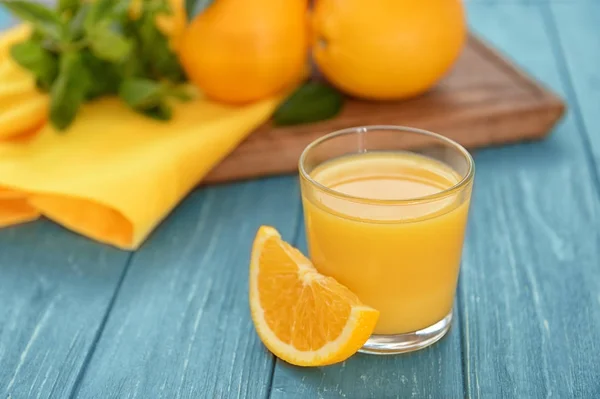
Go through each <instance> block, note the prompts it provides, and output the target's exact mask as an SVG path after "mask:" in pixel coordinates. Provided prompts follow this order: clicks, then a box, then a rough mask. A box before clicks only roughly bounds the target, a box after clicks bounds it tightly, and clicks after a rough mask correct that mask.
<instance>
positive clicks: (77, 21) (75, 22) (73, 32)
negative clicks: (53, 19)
mask: <svg viewBox="0 0 600 399" xmlns="http://www.w3.org/2000/svg"><path fill="white" fill-rule="evenodd" d="M91 8H92V5H91V4H90V3H84V4H81V7H79V8H78V9H77V12H75V13H74V14H73V17H72V18H71V20H70V21H69V33H70V38H71V39H72V40H79V39H81V38H82V37H83V36H84V34H85V30H84V22H85V20H86V18H87V15H88V13H89V12H90V9H91Z"/></svg>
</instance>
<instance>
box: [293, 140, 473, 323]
mask: <svg viewBox="0 0 600 399" xmlns="http://www.w3.org/2000/svg"><path fill="white" fill-rule="evenodd" d="M311 177H312V178H313V179H314V180H316V181H317V182H319V183H321V184H322V185H324V186H326V187H329V188H331V189H334V190H335V191H337V192H340V193H343V194H346V195H350V196H353V197H361V198H364V199H365V200H361V201H353V200H349V199H347V198H342V197H337V196H332V195H330V194H326V193H325V192H323V191H319V190H315V189H314V188H309V187H307V186H306V185H305V186H304V187H303V202H304V209H305V219H306V226H307V239H308V245H309V251H310V256H311V259H312V260H313V262H314V263H315V266H316V267H317V268H318V269H319V271H320V272H321V273H323V274H325V275H329V276H332V277H334V278H336V279H337V280H338V281H339V282H341V283H342V284H344V285H346V286H347V287H348V288H350V289H351V290H352V291H353V292H354V293H356V294H357V295H358V297H359V298H360V299H361V300H362V301H363V302H364V303H366V304H367V305H369V306H372V307H374V308H376V309H378V310H379V311H380V312H381V314H380V319H379V322H378V325H377V328H376V329H375V334H400V333H406V332H411V331H416V330H419V329H422V328H425V327H428V326H430V325H432V324H434V323H436V322H438V321H440V320H441V319H443V318H444V317H445V316H446V315H447V314H448V313H449V312H450V310H451V309H452V304H453V300H454V292H455V289H456V282H457V278H458V271H459V264H460V257H461V250H462V245H463V239H464V232H465V225H466V221H467V213H468V207H469V200H468V199H469V195H468V194H470V193H469V192H466V191H465V190H462V191H461V192H460V193H457V194H453V195H451V196H445V197H443V198H438V199H434V200H429V201H425V202H423V201H416V202H411V203H402V204H399V203H395V204H382V203H380V202H374V201H369V199H371V200H373V199H374V200H411V199H416V198H419V197H424V196H428V195H431V194H436V193H439V192H441V191H443V190H444V189H447V188H450V187H452V186H453V185H455V184H456V183H458V181H459V180H460V176H459V175H458V174H457V173H456V172H455V171H454V170H452V169H451V168H450V167H449V166H446V165H445V164H443V163H441V162H439V161H436V160H433V159H431V158H427V157H424V156H422V155H417V154H413V153H407V152H372V153H364V154H357V155H351V156H345V157H342V158H338V159H335V160H332V161H328V162H326V163H325V164H322V165H320V166H319V167H317V168H316V169H315V170H313V171H312V173H311ZM466 190H470V187H468V188H467V189H466Z"/></svg>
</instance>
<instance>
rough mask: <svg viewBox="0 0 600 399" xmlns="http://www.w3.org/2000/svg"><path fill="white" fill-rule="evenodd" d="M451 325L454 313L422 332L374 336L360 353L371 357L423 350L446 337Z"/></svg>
mask: <svg viewBox="0 0 600 399" xmlns="http://www.w3.org/2000/svg"><path fill="white" fill-rule="evenodd" d="M451 324H452V311H451V312H450V313H448V315H447V316H446V317H444V318H443V319H442V320H440V321H438V322H437V323H435V324H433V325H431V326H429V327H426V328H424V329H422V330H418V331H413V332H409V333H404V334H394V335H377V334H373V335H371V337H370V338H369V340H368V341H367V342H366V343H365V344H364V345H363V347H362V348H361V349H360V350H359V352H360V353H368V354H371V355H395V354H398V353H406V352H413V351H416V350H419V349H423V348H426V347H428V346H429V345H433V344H434V343H436V342H437V341H439V340H440V339H441V338H442V337H443V336H444V335H446V333H447V332H448V330H449V329H450V325H451Z"/></svg>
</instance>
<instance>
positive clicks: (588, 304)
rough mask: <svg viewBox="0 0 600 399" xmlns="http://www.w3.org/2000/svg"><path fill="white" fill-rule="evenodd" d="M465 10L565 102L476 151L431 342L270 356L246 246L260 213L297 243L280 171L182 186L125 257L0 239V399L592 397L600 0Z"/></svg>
mask: <svg viewBox="0 0 600 399" xmlns="http://www.w3.org/2000/svg"><path fill="white" fill-rule="evenodd" d="M467 4H468V11H469V20H470V24H471V26H472V28H473V29H474V30H475V31H476V32H478V33H479V34H480V35H482V36H483V37H484V38H486V39H487V40H488V41H490V42H491V43H493V44H494V45H496V46H497V47H499V48H500V49H501V50H502V51H504V52H505V53H506V54H508V55H509V56H510V57H512V58H513V59H514V60H515V61H516V62H517V63H519V64H520V65H522V66H523V67H524V68H525V69H526V70H528V71H529V72H530V73H532V74H533V75H534V76H536V77H538V78H539V79H540V80H541V81H543V82H545V83H546V84H547V85H549V86H550V87H552V88H553V89H554V90H556V91H557V92H559V93H561V94H562V95H563V97H564V98H565V99H566V100H567V102H568V104H569V107H570V109H569V113H568V115H567V116H566V118H565V119H564V120H563V121H562V123H561V124H560V125H559V126H558V127H557V128H556V129H555V131H554V132H553V134H552V135H551V136H550V138H549V139H547V140H546V141H544V142H539V143H531V144H522V145H515V146H510V147H505V148H496V149H487V150H482V151H479V152H478V153H477V154H476V156H475V160H476V163H477V178H476V183H475V193H474V199H473V206H472V212H471V218H470V225H469V232H468V238H467V242H466V247H465V251H464V256H463V265H462V272H461V278H460V284H459V290H458V294H457V301H456V310H455V324H454V326H453V328H452V330H451V332H450V333H449V335H448V336H447V337H446V338H445V339H443V340H442V341H441V342H439V343H438V344H436V345H434V346H433V347H431V348H428V349H426V350H423V351H420V352H417V353H413V354H410V355H404V356H396V357H373V356H365V355H357V356H354V357H352V358H351V359H350V360H348V361H346V362H345V363H343V364H339V365H335V366H331V367H326V368H313V369H300V368H295V367H292V366H289V365H286V364H285V363H283V362H281V361H278V360H276V359H275V358H274V357H273V356H272V355H271V354H269V353H268V352H267V351H266V350H265V349H264V347H263V346H262V344H261V343H260V341H259V340H258V338H257V336H256V335H255V333H254V329H253V326H252V322H251V320H250V317H249V312H248V303H247V273H248V259H249V251H250V243H251V241H252V238H253V236H254V234H255V232H256V229H257V227H258V226H259V225H260V224H272V225H274V226H276V227H277V228H278V229H280V231H281V232H282V234H283V236H284V237H285V238H286V239H288V240H290V241H291V242H293V243H294V244H295V245H298V246H300V247H301V248H302V249H305V242H304V231H303V225H302V222H301V221H302V215H301V212H302V211H301V206H300V202H299V198H300V197H299V192H298V181H297V178H296V177H292V176H288V177H278V178H271V179H265V180H258V181H253V182H243V183H237V184H231V185H226V186H218V187H210V188H203V189H198V190H196V191H195V192H193V193H192V194H191V195H190V196H189V197H188V198H187V199H186V200H185V201H184V202H183V203H182V204H181V205H180V206H179V207H178V208H177V209H176V211H175V212H174V213H173V214H172V215H171V216H170V217H169V218H168V219H167V220H166V221H165V222H164V223H163V224H162V225H161V226H160V227H159V228H158V229H157V230H156V232H155V233H154V234H153V235H152V236H151V237H150V239H149V240H148V242H147V243H146V244H145V245H144V246H143V247H142V248H141V249H140V250H139V251H137V252H135V253H126V252H121V251H118V250H115V249H112V248H109V247H106V246H102V245H99V244H96V243H93V242H91V241H89V240H87V239H85V238H82V237H79V236H77V235H75V234H72V233H70V232H68V231H66V230H64V229H62V228H60V227H57V226H56V225H54V224H52V223H50V222H47V221H38V222H35V223H30V224H27V225H23V226H20V227H15V228H8V229H4V230H2V231H0V398H1V399H4V398H12V399H22V398H144V399H145V398H204V397H206V398H249V399H257V398H267V397H270V398H273V399H276V398H282V399H283V398H285V399H287V398H339V397H342V398H376V399H382V398H408V397H410V398H434V399H437V398H462V397H475V398H542V397H543V398H550V397H551V398H600V1H597V0H587V1H586V0H555V1H548V0H546V1H544V0H537V1H536V0H529V1H527V0H520V1H519V0H497V1H493V0H487V1H485V0H480V1H467ZM0 19H2V20H3V21H4V26H6V24H8V19H7V18H6V16H3V17H1V18H0Z"/></svg>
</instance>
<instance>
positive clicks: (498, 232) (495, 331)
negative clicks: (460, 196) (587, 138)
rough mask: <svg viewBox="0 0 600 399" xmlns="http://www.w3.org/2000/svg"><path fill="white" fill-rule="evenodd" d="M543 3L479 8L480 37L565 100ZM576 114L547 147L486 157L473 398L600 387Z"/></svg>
mask: <svg viewBox="0 0 600 399" xmlns="http://www.w3.org/2000/svg"><path fill="white" fill-rule="evenodd" d="M544 7H545V6H543V5H535V6H524V5H517V4H500V5H496V6H491V5H485V6H484V5H475V4H473V5H472V6H471V7H470V8H469V11H470V12H471V20H472V22H473V26H474V27H475V29H476V30H477V31H479V32H480V33H481V34H483V35H484V36H485V37H487V38H488V39H490V40H491V41H492V42H493V43H494V44H495V45H496V46H499V48H501V49H504V50H505V51H506V52H507V53H509V54H510V55H511V56H513V57H515V59H516V60H518V62H519V63H521V64H522V65H524V66H525V67H526V69H528V70H530V71H531V72H533V73H534V74H535V75H536V76H538V77H540V78H541V79H542V80H543V81H545V82H547V83H548V84H549V85H550V86H552V87H554V88H555V89H557V90H558V91H559V92H564V90H563V89H564V87H563V85H562V81H561V77H560V74H559V71H558V69H557V63H556V61H557V60H556V59H555V57H554V54H553V51H552V47H553V41H552V39H551V38H549V37H548V35H547V32H548V31H549V29H548V26H545V25H544V20H543V15H542V11H543V10H544ZM586 159H587V158H586V148H585V146H584V141H583V140H582V132H581V131H579V130H578V128H577V125H576V124H575V121H574V119H573V117H572V115H570V116H569V117H568V118H567V119H566V120H565V121H564V123H562V124H561V126H560V127H559V128H558V129H556V131H555V132H554V134H552V135H551V136H550V138H549V139H547V140H546V141H544V142H542V143H539V144H530V145H518V146H513V147H509V148H503V149H494V150H484V151H481V152H480V153H479V154H478V156H477V157H476V164H477V168H478V171H477V173H478V176H477V181H476V183H475V187H476V189H475V193H474V200H473V207H472V215H471V225H470V234H469V238H468V242H467V243H468V245H467V250H466V253H465V257H464V265H463V270H462V284H461V289H460V299H461V303H462V306H463V311H462V316H463V317H462V319H461V320H462V323H463V326H462V331H463V332H464V342H463V347H464V355H465V356H466V363H465V372H466V382H467V388H468V394H469V396H470V397H476V398H488V397H502V398H525V397H527V398H529V397H557V398H571V397H574V398H591V397H597V396H598V393H599V392H600V385H599V384H598V382H597V376H598V375H600V363H598V361H597V354H598V353H600V345H599V344H598V340H597V339H596V337H597V332H598V331H599V329H600V306H598V303H599V302H600V297H599V296H598V293H599V292H600V273H599V270H600V266H599V262H600V261H599V260H600V245H599V244H600V237H599V230H598V226H600V201H599V198H598V195H597V191H596V188H597V187H595V185H594V182H593V178H592V167H591V165H590V164H589V162H587V161H586Z"/></svg>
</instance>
